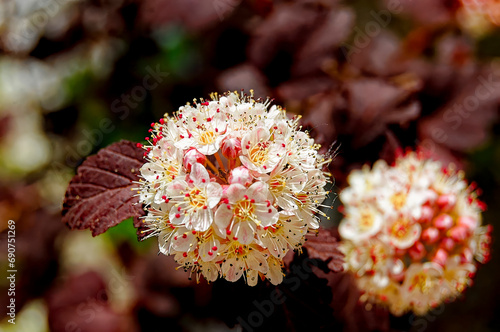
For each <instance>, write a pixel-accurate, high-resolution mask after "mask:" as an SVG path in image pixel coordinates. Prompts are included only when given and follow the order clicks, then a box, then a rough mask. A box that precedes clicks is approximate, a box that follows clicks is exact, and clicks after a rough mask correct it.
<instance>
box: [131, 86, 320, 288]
mask: <svg viewBox="0 0 500 332" xmlns="http://www.w3.org/2000/svg"><path fill="white" fill-rule="evenodd" d="M268 107H269V101H266V102H260V101H256V100H254V99H253V98H252V97H248V96H243V95H242V96H239V95H238V94H236V93H228V94H226V95H223V96H221V97H220V98H219V97H218V96H217V95H216V94H214V95H212V100H210V101H204V100H201V101H199V102H198V101H196V100H194V103H193V104H189V103H188V104H187V105H186V106H183V107H180V108H179V110H178V111H177V112H176V113H175V115H174V116H172V117H169V116H167V115H166V116H165V117H164V118H163V119H161V120H160V122H159V123H153V124H152V128H151V129H150V131H151V132H152V137H151V138H149V137H147V138H146V139H147V140H148V141H149V142H150V144H148V145H147V146H144V149H146V153H145V155H146V157H147V160H148V162H146V163H145V164H144V166H143V167H142V168H141V174H142V178H143V179H144V180H141V182H140V185H141V186H140V190H139V194H140V202H141V203H143V204H144V205H145V206H146V208H147V211H148V214H147V216H146V218H145V219H144V222H145V223H146V225H147V226H148V227H149V229H150V232H152V233H151V234H150V236H151V235H156V236H158V241H159V248H160V251H161V252H162V253H164V254H166V255H170V254H172V255H175V260H176V261H177V262H178V263H179V264H181V266H183V267H184V268H185V269H189V268H191V269H192V270H191V271H193V272H195V273H196V275H197V278H198V279H199V276H200V274H201V275H203V277H204V278H205V279H206V280H208V281H214V280H216V279H217V278H218V277H219V276H220V277H223V278H225V279H227V280H229V281H236V280H238V279H240V278H241V277H242V276H243V277H244V278H245V280H246V282H247V283H248V284H249V285H251V286H253V285H255V284H256V283H257V281H258V279H259V276H260V277H261V278H264V277H265V278H267V279H269V280H270V281H271V283H273V284H279V283H280V282H281V281H282V279H283V274H282V259H283V257H284V256H285V255H286V253H287V252H288V251H289V250H290V249H299V248H301V246H302V243H303V241H304V237H305V234H306V233H307V231H308V230H309V229H317V228H318V227H319V224H318V222H319V217H318V216H317V214H318V213H319V214H322V215H324V213H323V212H321V211H320V210H319V209H318V208H319V206H320V204H321V203H322V202H323V200H324V199H325V197H326V195H327V194H328V192H327V191H325V186H326V184H327V182H328V179H327V176H329V174H326V173H324V172H323V171H321V168H322V165H323V164H325V163H328V162H329V161H328V160H327V161H325V160H324V159H323V158H322V156H321V155H319V154H318V151H317V150H318V148H319V146H318V145H316V144H314V141H313V139H311V138H310V137H309V135H308V134H307V133H306V132H302V131H299V130H298V128H297V126H298V125H297V122H298V119H288V118H287V117H286V113H285V111H284V110H283V109H281V108H280V107H279V106H272V107H271V108H270V109H268ZM299 129H300V128H299Z"/></svg>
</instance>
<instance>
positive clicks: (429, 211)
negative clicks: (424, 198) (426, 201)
mask: <svg viewBox="0 0 500 332" xmlns="http://www.w3.org/2000/svg"><path fill="white" fill-rule="evenodd" d="M433 216H434V209H433V208H431V207H430V206H428V205H425V206H423V207H422V215H421V216H420V219H419V220H418V221H419V222H420V223H423V224H425V223H429V222H431V220H432V217H433Z"/></svg>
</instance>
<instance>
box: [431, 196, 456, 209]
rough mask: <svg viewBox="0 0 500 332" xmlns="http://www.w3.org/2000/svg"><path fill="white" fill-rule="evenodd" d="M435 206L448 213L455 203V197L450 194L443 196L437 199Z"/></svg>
mask: <svg viewBox="0 0 500 332" xmlns="http://www.w3.org/2000/svg"><path fill="white" fill-rule="evenodd" d="M436 203H437V205H438V206H439V207H440V208H441V210H443V211H445V212H446V211H450V210H451V209H452V208H453V207H454V206H455V204H456V203H457V197H456V196H455V195H452V194H445V195H441V196H439V197H438V199H437V201H436Z"/></svg>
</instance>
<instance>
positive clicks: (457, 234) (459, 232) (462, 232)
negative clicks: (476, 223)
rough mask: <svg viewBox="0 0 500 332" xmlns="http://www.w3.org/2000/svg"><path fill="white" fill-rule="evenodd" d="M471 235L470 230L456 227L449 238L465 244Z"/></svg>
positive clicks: (452, 229) (449, 233)
mask: <svg viewBox="0 0 500 332" xmlns="http://www.w3.org/2000/svg"><path fill="white" fill-rule="evenodd" d="M468 235H469V229H468V228H467V227H465V226H455V227H452V228H451V229H450V230H449V231H448V236H449V237H451V238H452V239H453V240H454V241H455V242H463V241H464V240H465V239H466V238H467V236H468Z"/></svg>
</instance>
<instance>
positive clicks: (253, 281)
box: [247, 270, 259, 287]
mask: <svg viewBox="0 0 500 332" xmlns="http://www.w3.org/2000/svg"><path fill="white" fill-rule="evenodd" d="M258 281H259V272H258V271H256V270H248V271H247V284H248V286H252V287H253V286H255V285H257V282H258Z"/></svg>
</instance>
